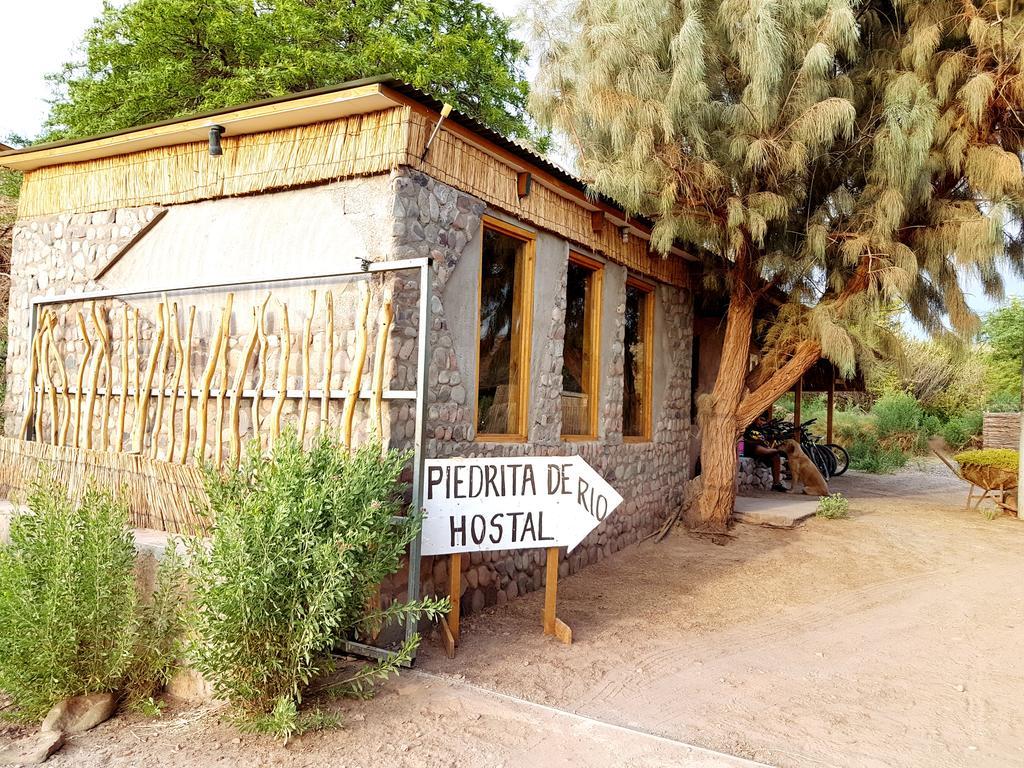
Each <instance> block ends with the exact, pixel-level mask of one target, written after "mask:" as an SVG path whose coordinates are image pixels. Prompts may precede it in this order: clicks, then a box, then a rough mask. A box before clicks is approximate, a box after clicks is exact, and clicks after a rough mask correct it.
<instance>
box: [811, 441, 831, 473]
mask: <svg viewBox="0 0 1024 768" xmlns="http://www.w3.org/2000/svg"><path fill="white" fill-rule="evenodd" d="M814 453H815V454H816V455H817V458H818V461H817V464H818V469H820V470H821V474H822V475H823V476H824V477H825V479H826V480H828V479H829V478H830V477H832V476H833V475H834V474H835V473H836V459H835V456H833V455H832V452H831V451H828V450H825V448H823V447H822V446H820V445H818V444H817V443H815V445H814Z"/></svg>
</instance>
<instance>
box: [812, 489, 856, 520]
mask: <svg viewBox="0 0 1024 768" xmlns="http://www.w3.org/2000/svg"><path fill="white" fill-rule="evenodd" d="M815 514H816V515H817V516H818V517H824V518H826V519H828V520H841V519H843V518H846V517H849V516H850V502H849V500H847V498H846V497H845V496H843V494H841V493H833V494H830V495H828V496H822V497H821V498H820V499H818V509H817V511H816V512H815Z"/></svg>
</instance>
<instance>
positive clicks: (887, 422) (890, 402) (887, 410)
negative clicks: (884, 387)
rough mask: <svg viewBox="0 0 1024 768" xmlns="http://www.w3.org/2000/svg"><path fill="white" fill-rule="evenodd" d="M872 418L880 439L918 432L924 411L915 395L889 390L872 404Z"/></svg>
mask: <svg viewBox="0 0 1024 768" xmlns="http://www.w3.org/2000/svg"><path fill="white" fill-rule="evenodd" d="M871 418H872V419H873V420H874V422H875V432H876V434H877V435H878V437H879V439H883V440H884V439H885V438H889V437H894V436H898V435H905V434H908V433H911V434H916V433H917V432H918V431H919V430H920V429H921V422H922V420H923V418H924V411H923V409H922V408H921V404H920V403H918V402H917V400H915V399H914V397H913V395H909V394H907V393H906V392H888V393H886V394H884V395H882V396H881V397H880V398H878V400H877V401H876V402H875V404H874V405H873V406H871Z"/></svg>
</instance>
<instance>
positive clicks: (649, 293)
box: [622, 275, 656, 443]
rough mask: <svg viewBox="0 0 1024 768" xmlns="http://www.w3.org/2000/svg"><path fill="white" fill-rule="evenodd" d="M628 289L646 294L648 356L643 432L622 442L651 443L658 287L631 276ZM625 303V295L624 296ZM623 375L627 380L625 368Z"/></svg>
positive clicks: (623, 393) (645, 372) (624, 438)
mask: <svg viewBox="0 0 1024 768" xmlns="http://www.w3.org/2000/svg"><path fill="white" fill-rule="evenodd" d="M626 288H635V289H636V290H638V291H640V292H642V293H643V294H644V318H645V320H644V327H643V330H642V331H641V333H642V334H643V341H644V350H645V351H646V352H647V354H646V355H645V357H644V369H643V374H644V390H643V402H642V403H641V411H640V418H641V419H642V422H641V423H642V424H643V432H642V433H641V434H639V435H626V434H623V436H622V441H623V442H624V443H649V442H650V441H651V439H652V434H653V428H652V423H653V415H654V412H653V408H652V405H653V403H652V400H653V399H654V293H655V288H656V286H655V285H653V284H652V283H649V282H647V281H646V280H640V279H639V278H636V277H633V276H632V275H630V276H628V277H627V278H626ZM623 302H625V295H623ZM623 348H625V337H623ZM623 354H625V351H623ZM622 375H623V378H625V375H626V370H625V367H623V370H622ZM622 395H623V397H625V395H626V390H625V387H623V390H622Z"/></svg>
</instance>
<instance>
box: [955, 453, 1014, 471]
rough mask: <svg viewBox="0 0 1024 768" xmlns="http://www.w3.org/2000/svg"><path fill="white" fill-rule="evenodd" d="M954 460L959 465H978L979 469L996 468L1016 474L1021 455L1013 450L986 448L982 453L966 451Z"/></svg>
mask: <svg viewBox="0 0 1024 768" xmlns="http://www.w3.org/2000/svg"><path fill="white" fill-rule="evenodd" d="M954 458H955V459H956V462H957V463H958V464H976V465H977V466H979V467H996V468H997V469H1005V470H1007V471H1009V472H1016V471H1017V462H1018V461H1019V459H1020V454H1019V453H1018V452H1017V451H1015V450H1013V449H1012V448H986V449H984V450H981V451H964V452H963V453H958V454H957V455H956V456H955V457H954Z"/></svg>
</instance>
